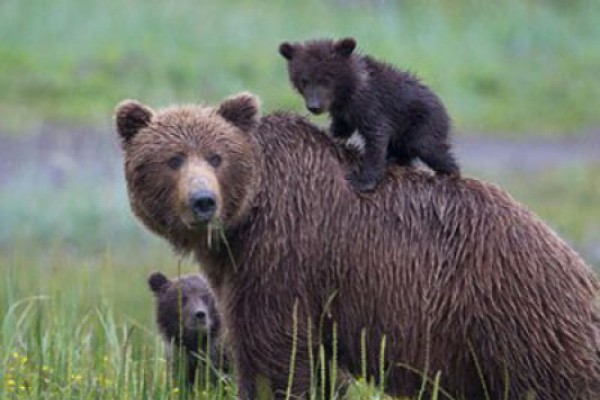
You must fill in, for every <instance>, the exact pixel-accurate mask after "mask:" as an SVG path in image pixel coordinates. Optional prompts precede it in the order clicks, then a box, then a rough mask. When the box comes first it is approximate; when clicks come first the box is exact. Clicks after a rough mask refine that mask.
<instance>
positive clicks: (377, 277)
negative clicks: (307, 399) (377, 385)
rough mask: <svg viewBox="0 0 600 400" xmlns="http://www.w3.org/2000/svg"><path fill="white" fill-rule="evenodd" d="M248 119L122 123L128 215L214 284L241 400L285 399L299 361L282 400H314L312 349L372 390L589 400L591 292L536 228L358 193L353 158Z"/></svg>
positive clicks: (447, 197)
mask: <svg viewBox="0 0 600 400" xmlns="http://www.w3.org/2000/svg"><path fill="white" fill-rule="evenodd" d="M258 108H259V106H258V103H257V100H256V99H255V98H254V97H253V96H251V95H249V94H241V95H239V96H237V97H234V98H231V99H228V100H227V101H225V102H223V103H222V104H221V105H219V106H217V107H208V106H195V105H190V106H182V107H171V108H167V109H165V110H162V111H158V112H154V111H152V110H151V109H150V108H148V107H146V106H143V105H141V104H140V103H137V102H134V101H127V102H124V103H122V104H120V105H119V106H118V108H117V110H116V125H117V130H118V133H119V136H120V138H121V144H122V148H123V151H124V157H125V175H126V178H127V185H128V190H129V196H130V201H131V205H132V208H133V211H134V212H135V214H136V215H137V216H138V218H139V219H140V220H141V221H142V222H143V223H144V224H146V226H147V227H148V228H150V229H151V230H152V231H154V232H155V233H157V234H159V235H161V236H163V237H164V238H166V239H167V240H168V241H169V242H171V243H172V244H173V246H174V248H175V249H176V250H177V251H178V252H180V253H184V254H189V253H191V254H193V255H194V256H195V258H196V259H197V260H198V262H199V263H200V266H201V268H202V270H203V271H204V272H205V274H206V275H207V276H208V279H209V281H210V283H211V286H212V287H213V288H214V289H215V294H216V298H217V306H218V308H219V309H220V311H221V313H222V315H223V317H224V322H225V325H226V328H227V329H228V331H229V334H230V337H229V341H230V343H231V345H232V347H233V351H234V361H235V366H236V370H237V374H238V387H239V391H240V397H242V398H245V399H252V398H255V396H256V390H257V382H259V381H260V382H268V383H270V385H271V388H272V389H273V390H274V392H275V394H276V396H277V397H284V394H285V391H286V388H287V387H288V380H289V375H290V360H291V359H292V354H293V353H294V357H293V360H294V362H295V365H294V369H293V374H292V378H293V380H292V386H291V388H290V393H291V394H293V395H297V396H301V397H303V396H307V393H308V392H309V390H311V382H310V381H311V373H314V372H315V371H314V369H311V365H310V363H311V360H314V359H316V358H318V357H316V354H317V351H318V343H317V342H319V341H320V342H321V343H323V345H324V347H325V349H326V353H327V356H329V357H331V356H332V355H333V354H334V353H335V354H336V356H337V357H336V359H337V362H338V364H339V367H340V368H341V369H343V370H345V371H348V372H351V373H353V374H355V375H356V374H359V373H360V372H361V357H362V356H363V355H364V357H365V369H366V372H367V374H369V375H370V376H373V377H374V378H375V379H376V380H377V381H380V379H381V378H382V377H381V376H380V370H381V369H383V370H384V371H385V379H384V381H385V390H386V391H387V392H388V393H391V394H396V395H415V394H416V393H417V392H418V391H419V388H420V387H421V385H422V382H423V375H424V374H427V375H428V376H430V377H431V376H433V375H435V374H436V373H437V372H438V371H439V372H440V373H441V386H442V387H443V388H444V389H445V392H444V393H449V394H451V395H452V396H454V397H455V398H461V397H463V398H467V399H483V398H486V396H489V398H491V399H500V398H510V399H522V398H524V397H525V396H527V395H530V394H532V393H535V395H537V398H539V399H593V398H594V399H596V398H599V397H598V396H599V393H600V391H599V390H600V360H599V353H598V351H599V349H600V343H599V342H600V311H599V309H598V305H597V296H598V292H599V289H600V285H599V282H598V280H597V278H596V277H595V275H594V273H593V272H592V270H591V269H590V268H589V267H588V266H586V265H585V263H584V262H583V261H582V259H581V258H580V257H579V256H578V255H577V254H576V253H575V252H574V251H573V250H571V249H570V248H569V246H567V245H566V244H565V243H564V242H563V241H562V240H561V239H560V238H559V237H558V236H557V235H556V234H555V233H554V232H553V231H552V230H551V229H550V228H548V227H547V226H546V225H545V224H544V223H543V222H541V221H540V220H539V219H538V218H537V217H536V216H535V215H533V214H532V213H531V212H529V211H527V210H526V209H525V208H524V207H522V206H520V205H519V204H517V203H516V202H515V201H514V200H513V199H511V198H510V197H509V196H508V195H507V194H506V193H504V192H503V191H502V190H500V189H498V188H497V187H495V186H491V185H488V184H484V183H481V182H479V181H477V180H473V179H462V178H461V179H458V178H449V177H443V176H430V175H429V174H426V173H422V172H419V171H417V170H414V169H411V168H401V167H392V168H390V170H389V171H388V173H387V174H386V176H385V178H384V180H383V181H382V184H381V186H380V187H379V189H378V190H377V191H375V192H374V193H372V194H369V195H359V194H357V193H356V192H355V191H354V190H353V189H352V188H351V187H350V185H349V183H348V181H346V179H345V176H346V174H347V170H348V169H349V167H350V165H351V164H352V163H353V162H354V160H353V159H352V157H351V155H350V154H349V153H347V152H346V150H344V149H343V148H341V147H338V146H336V145H334V144H333V143H332V141H331V140H330V139H329V138H327V136H326V135H325V134H324V133H323V132H322V131H321V130H319V129H318V128H317V127H315V126H314V125H311V124H310V123H308V122H307V121H306V120H304V119H303V118H300V117H297V116H294V115H290V114H282V113H276V114H273V115H270V116H266V117H263V118H259V117H258V112H259V110H258ZM334 326H335V327H336V328H335V329H334V328H333V327H334ZM332 331H335V332H336V334H335V335H333V334H332ZM384 337H385V349H384V351H382V350H381V345H382V343H383V342H384V340H383V338H384ZM293 350H294V351H293ZM381 353H383V355H384V357H383V358H382V357H380V354H381Z"/></svg>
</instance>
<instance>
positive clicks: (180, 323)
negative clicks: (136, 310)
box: [148, 272, 228, 386]
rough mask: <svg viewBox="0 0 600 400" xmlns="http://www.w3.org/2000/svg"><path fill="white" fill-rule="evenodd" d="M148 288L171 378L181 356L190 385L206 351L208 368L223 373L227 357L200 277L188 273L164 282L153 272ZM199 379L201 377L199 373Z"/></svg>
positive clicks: (209, 296) (209, 294) (209, 293)
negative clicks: (165, 350)
mask: <svg viewBox="0 0 600 400" xmlns="http://www.w3.org/2000/svg"><path fill="white" fill-rule="evenodd" d="M148 286H149V287H150V290H151V291H152V292H153V293H154V296H155V297H156V324H157V325H158V329H159V331H160V332H161V334H162V336H163V339H164V341H165V344H166V346H167V358H168V359H169V363H170V364H171V367H172V368H173V372H174V374H175V376H177V367H178V366H179V363H180V361H182V360H181V358H180V356H181V357H183V362H182V364H183V365H184V366H185V369H186V375H185V376H186V380H187V383H188V385H190V386H192V385H193V384H194V381H195V378H196V372H197V369H198V360H199V359H206V351H207V350H208V358H209V359H210V366H211V368H212V369H214V370H220V371H224V370H227V368H228V365H227V364H228V358H227V357H228V356H227V352H226V350H225V349H224V348H222V344H221V340H220V335H221V319H220V317H219V314H218V312H217V309H216V307H215V301H214V296H213V293H212V291H211V289H210V287H209V286H208V282H206V280H205V279H204V277H203V276H202V275H200V274H190V275H185V276H182V277H180V278H175V279H168V278H167V277H166V276H164V275H163V274H161V273H160V272H156V273H154V274H152V275H151V276H150V277H149V278H148ZM172 346H175V349H173V348H172ZM202 364H203V365H204V364H208V362H203V363H202ZM212 375H213V378H214V379H216V378H217V377H216V375H215V374H212ZM200 376H204V373H203V372H202V371H201V372H200Z"/></svg>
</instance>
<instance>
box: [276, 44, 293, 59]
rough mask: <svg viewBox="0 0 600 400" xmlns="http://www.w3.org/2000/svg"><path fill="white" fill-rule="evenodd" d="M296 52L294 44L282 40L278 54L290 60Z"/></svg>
mask: <svg viewBox="0 0 600 400" xmlns="http://www.w3.org/2000/svg"><path fill="white" fill-rule="evenodd" d="M295 52H296V46H295V45H293V44H290V43H288V42H283V43H281V44H280V45H279V54H281V55H282V56H283V58H285V59H286V60H291V59H292V58H293V57H294V53H295Z"/></svg>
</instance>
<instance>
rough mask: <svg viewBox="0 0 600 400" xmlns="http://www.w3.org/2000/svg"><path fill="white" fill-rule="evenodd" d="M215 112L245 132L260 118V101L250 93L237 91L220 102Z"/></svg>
mask: <svg viewBox="0 0 600 400" xmlns="http://www.w3.org/2000/svg"><path fill="white" fill-rule="evenodd" d="M217 113H218V114H219V115H220V116H221V117H223V118H225V119H226V120H227V121H229V122H231V123H232V124H233V125H235V126H237V127H238V128H240V129H241V130H242V131H244V132H246V131H248V130H250V129H252V128H254V127H255V126H256V124H257V123H258V119H259V118H260V101H259V100H258V97H256V96H255V95H253V94H252V93H249V92H243V93H239V94H236V95H235V96H232V97H229V98H228V99H226V100H225V101H224V102H223V103H221V105H220V106H219V109H218V110H217Z"/></svg>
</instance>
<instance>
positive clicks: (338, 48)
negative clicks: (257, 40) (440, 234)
mask: <svg viewBox="0 0 600 400" xmlns="http://www.w3.org/2000/svg"><path fill="white" fill-rule="evenodd" d="M355 47H356V41H355V40H354V39H352V38H346V39H342V40H339V41H333V40H313V41H308V42H305V43H302V44H301V43H295V44H290V43H282V44H281V45H280V46H279V53H280V54H281V55H282V56H283V57H285V58H286V59H287V60H288V71H289V76H290V80H291V82H292V84H293V86H294V87H295V88H296V90H298V92H299V93H300V94H301V95H302V96H303V97H304V100H305V102H306V108H308V110H309V111H310V112H311V113H313V114H321V113H323V112H329V114H330V116H331V128H330V131H331V135H332V136H333V137H335V138H339V139H349V138H350V137H351V136H352V134H353V133H354V131H355V130H357V131H358V134H359V135H360V138H361V139H362V141H363V142H364V161H363V164H362V168H361V170H360V172H357V171H354V172H352V173H351V174H350V176H349V177H348V178H349V179H350V180H351V181H352V183H353V184H354V186H355V187H356V189H358V190H361V191H366V190H372V189H373V188H374V187H375V185H376V184H377V182H379V181H380V180H381V178H382V177H383V175H384V172H385V167H386V160H389V161H393V162H395V163H398V164H400V165H409V164H410V163H411V162H412V161H413V160H414V159H415V158H419V159H421V161H423V162H424V163H425V164H427V165H428V166H429V167H430V168H431V169H433V170H434V171H435V172H436V173H438V174H444V175H458V174H459V173H460V171H459V167H458V165H457V163H456V161H455V160H454V157H453V155H452V153H451V152H450V143H449V140H448V135H449V131H450V118H449V117H448V114H447V113H446V109H445V108H444V105H443V104H442V102H441V101H440V99H439V98H438V97H437V96H436V95H435V94H434V93H433V92H432V91H431V90H430V89H429V88H427V87H426V86H425V85H423V84H422V83H421V82H419V80H418V79H417V78H416V77H415V76H413V75H411V74H409V73H407V72H404V71H400V70H398V69H396V68H394V67H392V66H391V65H388V64H384V63H382V62H379V61H377V60H375V59H373V58H371V57H369V56H363V55H359V54H357V53H355V52H354V48H355Z"/></svg>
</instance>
